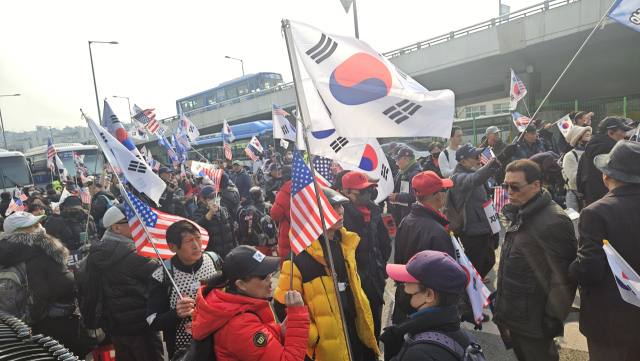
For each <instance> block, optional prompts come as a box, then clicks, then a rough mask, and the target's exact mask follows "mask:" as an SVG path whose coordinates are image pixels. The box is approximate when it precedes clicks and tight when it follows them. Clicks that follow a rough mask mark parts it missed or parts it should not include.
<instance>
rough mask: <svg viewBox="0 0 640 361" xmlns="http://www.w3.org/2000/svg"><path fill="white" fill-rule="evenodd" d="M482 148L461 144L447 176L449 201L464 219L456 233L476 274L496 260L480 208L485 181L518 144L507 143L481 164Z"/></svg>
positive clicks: (484, 200) (484, 273) (483, 273)
mask: <svg viewBox="0 0 640 361" xmlns="http://www.w3.org/2000/svg"><path fill="white" fill-rule="evenodd" d="M483 151H484V149H482V148H476V147H474V146H472V145H471V144H465V145H463V146H461V147H460V148H459V149H458V151H457V152H456V160H457V161H458V164H457V165H456V169H455V170H454V175H453V176H452V177H451V180H452V181H453V188H452V190H451V201H452V203H453V206H454V208H455V210H456V211H457V212H459V213H461V214H462V215H463V217H462V219H463V220H464V221H463V224H462V230H461V231H459V232H458V234H456V236H458V237H459V238H460V242H462V245H463V246H464V252H465V253H466V254H467V257H469V261H471V264H473V266H474V267H475V268H476V271H478V273H479V274H480V277H482V278H485V277H486V276H487V274H488V273H489V271H491V269H493V265H494V264H495V263H496V255H495V251H494V241H493V231H492V230H491V224H490V223H489V220H488V219H487V215H486V213H485V211H484V205H485V204H486V203H487V202H488V201H489V197H490V194H491V189H490V188H489V185H488V183H487V181H488V180H489V178H491V177H492V176H493V175H494V174H495V173H496V172H497V171H498V170H500V167H501V163H504V162H506V161H507V160H509V159H510V158H511V157H513V156H514V155H515V154H516V152H517V151H518V146H517V145H515V144H510V145H508V146H507V147H505V148H504V150H503V151H502V153H500V154H498V155H497V156H495V157H493V159H491V160H490V161H489V163H487V164H486V165H485V166H484V167H483V166H482V163H481V162H480V154H481V153H482V152H483Z"/></svg>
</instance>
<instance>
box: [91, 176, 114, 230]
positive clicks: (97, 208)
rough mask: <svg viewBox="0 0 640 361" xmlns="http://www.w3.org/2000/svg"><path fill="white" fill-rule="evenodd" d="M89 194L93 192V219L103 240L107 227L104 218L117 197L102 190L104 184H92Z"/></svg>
mask: <svg viewBox="0 0 640 361" xmlns="http://www.w3.org/2000/svg"><path fill="white" fill-rule="evenodd" d="M89 192H91V195H92V197H91V213H90V214H91V217H93V221H94V222H96V227H97V230H98V237H100V238H102V236H103V235H104V232H105V231H106V230H107V227H105V226H104V224H103V222H102V217H104V214H105V213H106V212H107V209H109V205H110V204H111V205H113V204H114V201H115V199H116V197H115V196H114V195H113V194H112V193H111V192H110V191H108V190H103V189H102V184H100V183H92V184H91V186H89Z"/></svg>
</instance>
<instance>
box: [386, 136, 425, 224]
mask: <svg viewBox="0 0 640 361" xmlns="http://www.w3.org/2000/svg"><path fill="white" fill-rule="evenodd" d="M393 159H395V160H396V162H397V163H398V167H399V168H400V170H399V171H398V174H397V175H396V176H395V177H394V179H393V181H394V186H393V193H391V194H390V195H389V202H390V203H389V204H390V209H391V210H390V213H391V215H392V216H393V220H394V222H396V225H398V224H400V221H402V219H403V218H404V217H406V216H408V215H409V213H411V205H412V204H413V203H415V202H416V196H415V194H413V188H411V180H412V179H413V177H414V176H415V175H416V174H418V173H420V172H422V167H421V166H420V163H418V160H417V159H416V156H415V154H414V153H413V150H411V149H410V148H400V149H398V151H397V152H396V155H395V156H393ZM403 204H406V205H403Z"/></svg>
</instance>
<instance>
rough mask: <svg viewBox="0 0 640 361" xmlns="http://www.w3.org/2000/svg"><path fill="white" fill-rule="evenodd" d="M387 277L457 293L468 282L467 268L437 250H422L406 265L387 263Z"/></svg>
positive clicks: (460, 291)
mask: <svg viewBox="0 0 640 361" xmlns="http://www.w3.org/2000/svg"><path fill="white" fill-rule="evenodd" d="M387 273H388V274H389V277H391V278H392V279H393V280H395V281H398V282H409V283H420V284H422V285H425V286H427V287H429V288H432V289H434V290H436V291H440V292H446V293H454V294H459V293H462V290H463V289H464V287H465V286H466V285H467V282H469V279H470V277H469V273H468V270H467V271H465V270H464V269H463V268H462V266H460V265H459V264H458V262H456V260H455V259H453V257H451V256H449V255H448V254H446V253H443V252H438V251H422V252H420V253H418V254H416V255H415V256H413V257H412V258H411V259H410V260H409V262H407V264H406V265H403V264H388V265H387Z"/></svg>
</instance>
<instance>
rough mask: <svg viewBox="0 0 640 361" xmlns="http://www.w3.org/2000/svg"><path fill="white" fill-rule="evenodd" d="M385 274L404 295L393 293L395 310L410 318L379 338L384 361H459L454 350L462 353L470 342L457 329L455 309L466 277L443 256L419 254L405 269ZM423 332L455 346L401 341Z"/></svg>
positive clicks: (395, 266)
mask: <svg viewBox="0 0 640 361" xmlns="http://www.w3.org/2000/svg"><path fill="white" fill-rule="evenodd" d="M387 273H389V277H391V278H392V279H393V280H395V281H397V282H403V283H404V292H402V293H399V292H396V307H398V308H400V309H401V310H402V311H403V312H405V313H406V314H408V315H410V316H409V319H408V320H407V321H405V322H403V323H402V324H400V325H393V326H391V327H389V328H387V329H385V332H384V333H383V334H382V335H381V336H380V341H381V342H382V343H384V359H385V361H386V360H390V359H391V358H392V357H397V359H402V360H403V361H414V360H415V361H417V360H440V361H448V360H452V361H454V360H459V359H461V358H459V357H457V356H456V352H455V350H456V349H457V348H458V347H461V349H462V350H464V349H466V348H467V347H468V346H469V340H474V338H473V336H471V334H470V333H467V332H466V331H465V330H463V329H462V328H460V316H459V315H458V307H457V306H456V305H457V303H458V301H459V300H460V295H461V293H462V290H463V289H464V287H465V285H466V284H467V280H468V277H467V274H466V272H465V271H464V270H463V269H462V267H460V265H458V263H457V262H456V260H454V259H453V258H452V257H451V256H449V255H447V254H446V253H442V252H438V251H422V252H420V253H418V254H416V255H415V256H414V257H413V258H411V259H410V260H409V262H408V263H407V264H406V265H402V264H389V265H387ZM427 332H430V333H431V336H435V337H436V338H438V339H442V338H443V337H442V336H446V337H448V338H450V339H451V341H453V342H454V343H455V344H457V345H455V346H454V345H450V346H446V345H445V344H440V343H435V342H434V343H422V342H415V343H414V342H412V343H407V342H406V340H405V335H406V334H409V336H410V337H411V338H412V339H413V340H416V339H422V338H421V337H420V336H426V333H427ZM434 333H435V335H434ZM438 334H439V335H438ZM452 351H453V352H452Z"/></svg>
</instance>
